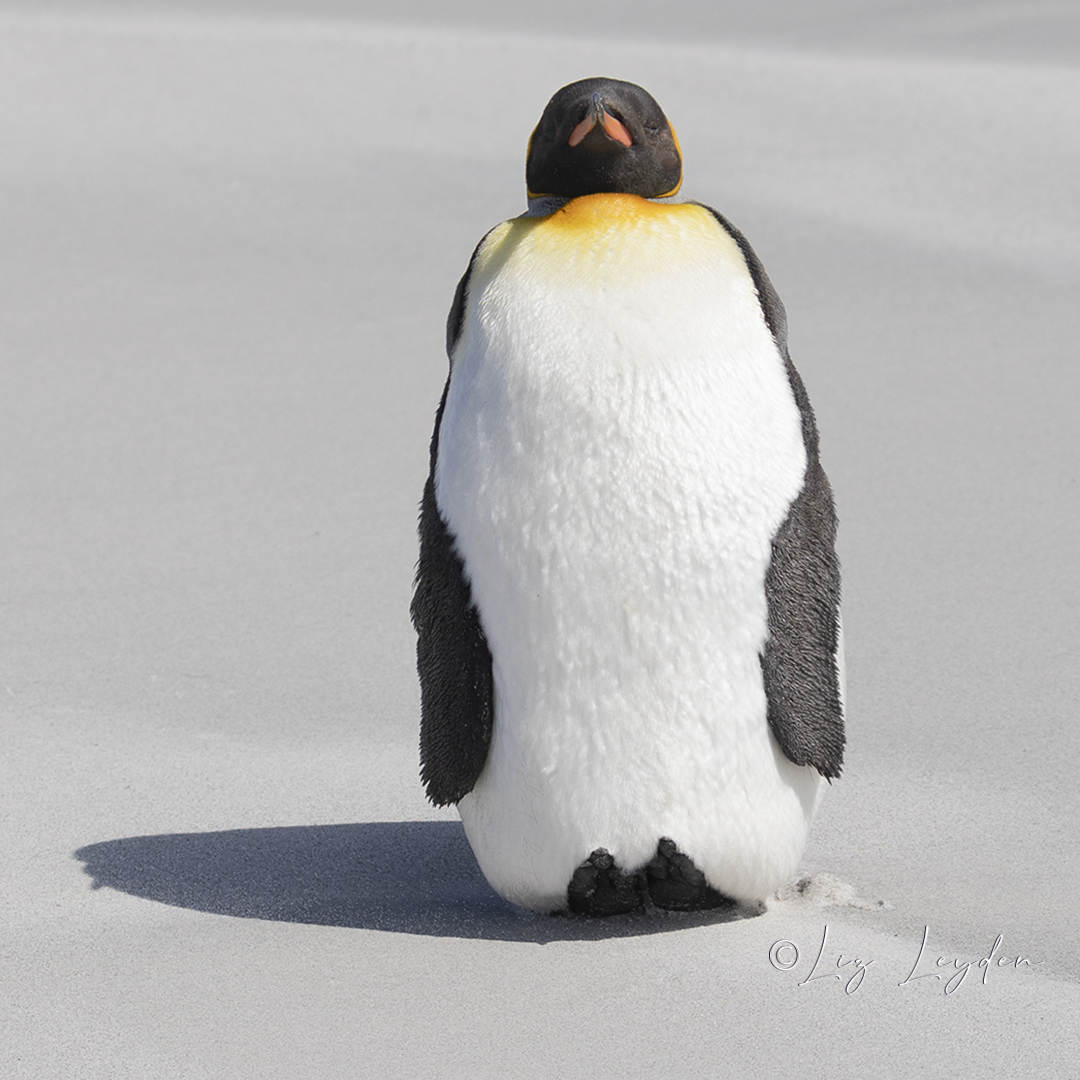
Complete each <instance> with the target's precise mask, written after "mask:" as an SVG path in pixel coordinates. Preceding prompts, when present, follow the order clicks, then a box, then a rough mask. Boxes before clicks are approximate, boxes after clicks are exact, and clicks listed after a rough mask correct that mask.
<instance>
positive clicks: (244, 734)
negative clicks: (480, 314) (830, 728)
mask: <svg viewBox="0 0 1080 1080" xmlns="http://www.w3.org/2000/svg"><path fill="white" fill-rule="evenodd" d="M659 19H660V16H659V15H658V14H657V13H656V10H655V9H654V8H652V7H646V6H645V5H644V4H635V5H629V6H627V5H621V6H619V7H615V6H614V5H611V6H607V5H604V4H601V5H600V7H598V8H597V9H596V18H595V20H590V19H586V18H585V16H584V15H583V14H582V11H581V8H580V6H577V5H572V4H570V3H569V2H568V0H559V2H558V3H556V4H555V5H554V6H553V7H551V8H550V9H549V10H548V11H547V12H545V18H544V19H543V20H542V21H540V20H538V19H537V18H536V12H535V10H534V9H528V10H525V9H522V10H521V11H520V12H519V11H518V10H517V9H509V8H506V7H499V6H498V5H496V4H495V3H494V0H483V2H480V0H475V2H473V3H471V4H469V5H467V6H465V7H464V8H462V9H461V10H460V11H457V12H455V13H454V15H453V16H452V17H451V16H449V15H444V14H443V13H442V9H441V8H440V7H439V6H437V5H435V4H434V3H430V4H429V3H425V2H423V0H415V2H413V3H412V4H403V5H396V6H391V5H390V4H389V3H385V4H384V3H382V2H380V0H370V2H367V3H356V4H352V5H350V4H348V3H346V0H319V2H318V3H316V4H314V5H312V6H306V7H305V6H302V5H301V4H300V3H299V0H295V2H289V0H263V2H260V0H246V2H241V0H233V2H230V3H223V4H217V5H214V4H211V3H210V2H209V0H205V2H198V0H190V2H188V3H181V2H180V0H176V2H175V3H173V4H171V5H170V4H169V3H168V2H167V0H155V2H154V3H150V4H137V3H135V2H134V0H130V2H128V3H117V4H115V5H112V6H105V5H104V4H100V5H99V4H96V3H86V4H76V3H75V2H74V0H72V2H70V3H63V2H55V3H52V2H42V3H37V4H32V3H30V2H29V0H24V2H23V3H18V2H15V0H4V2H0V146H2V147H3V149H2V152H0V236H2V238H3V240H2V243H0V275H2V278H0V280H2V290H3V292H2V296H3V299H2V302H0V327H2V329H0V342H2V348H3V355H2V357H0V503H2V505H3V507H4V512H3V514H0V551H2V552H3V558H2V559H0V600H2V603H3V613H4V617H3V619H2V620H0V823H2V836H3V850H4V858H3V860H2V864H0V883H2V884H0V926H2V929H3V932H2V936H0V942H2V946H0V1073H2V1074H3V1075H4V1076H5V1077H11V1078H13V1080H30V1078H43V1080H44V1078H48V1080H54V1078H57V1077H80V1078H88V1080H97V1078H99V1077H100V1078H103V1080H104V1078H106V1077H107V1078H110V1080H113V1078H127V1077H131V1078H139V1080H142V1078H145V1077H151V1076H152V1077H158V1078H161V1080H173V1078H176V1080H180V1078H183V1080H188V1078H203V1077H205V1078H228V1080H247V1078H252V1080H254V1078H258V1080H274V1078H282V1080H285V1078H289V1080H296V1078H313V1080H327V1078H333V1077H350V1078H352V1077H358V1076H363V1077H366V1076H372V1077H409V1078H426V1077H432V1078H442V1077H453V1076H474V1077H504V1076H512V1077H522V1078H526V1077H527V1078H532V1077H536V1078H548V1077H552V1078H554V1077H559V1078H575V1077H586V1076H590V1077H591V1076H595V1077H605V1076H625V1077H631V1078H637V1077H646V1076H648V1077H676V1076H677V1077H699V1076H700V1077H705V1076H753V1077H758V1076H762V1077H764V1076H783V1075H788V1074H790V1075H797V1076H799V1077H800V1078H803V1080H812V1078H816V1077H826V1076H827V1077H847V1076H850V1077H856V1076H867V1075H878V1076H897V1077H899V1076H915V1075H919V1076H930V1077H938V1076H941V1077H944V1076H949V1077H955V1076H982V1077H998V1076H1000V1077H1016V1076H1033V1077H1034V1076H1039V1077H1060V1078H1068V1077H1072V1078H1075V1077H1077V1076H1078V1075H1080V1072H1078V1066H1077V1064H1076V1062H1077V1061H1078V1060H1080V928H1078V919H1077V913H1076V912H1077V906H1076V905H1077V900H1076V896H1077V891H1078V889H1080V843H1078V840H1077V832H1078V826H1080V813H1078V810H1077V797H1076V783H1075V779H1074V776H1075V769H1076V766H1077V763H1078V761H1080V726H1078V724H1077V701H1078V700H1080V664H1078V662H1077V657H1078V655H1080V614H1078V612H1080V569H1078V558H1077V553H1078V551H1080V438H1078V436H1077V423H1076V418H1075V412H1076V407H1075V402H1076V400H1077V397H1078V396H1080V365H1078V364H1077V345H1076V340H1077V331H1078V324H1080V317H1078V305H1077V296H1078V291H1080V200H1078V199H1077V177H1078V176H1080V67H1078V65H1080V12H1077V10H1076V9H1075V7H1074V6H1073V5H1071V4H1066V3H1045V4H1023V3H1020V0H1008V2H1005V0H1003V2H995V0H988V2H984V3H976V2H967V3H954V4H948V5H941V6H939V7H937V8H926V7H925V6H923V5H920V4H917V3H915V2H907V3H898V4H886V3H885V2H884V0H877V2H870V0H862V2H857V0H846V2H845V0H835V2H833V3H826V2H824V0H815V2H813V3H810V4H807V5H802V6H800V5H796V4H795V2H794V0H770V2H769V3H766V4H763V5H760V6H758V7H757V8H755V10H754V11H753V12H751V13H747V12H743V11H741V9H737V7H736V5H734V4H726V3H722V4H718V5H713V6H711V7H709V8H706V7H705V6H704V5H700V6H697V5H694V6H687V7H686V10H685V11H683V10H681V9H680V8H679V7H678V6H675V7H673V8H672V9H671V11H670V12H668V13H667V14H666V15H665V16H664V19H663V21H664V25H663V26H662V27H655V26H653V23H654V22H656V21H658V20H659ZM591 75H609V76H612V77H615V78H622V79H629V80H632V81H634V82H637V83H640V84H641V85H643V86H645V87H647V88H648V89H649V90H650V91H651V92H652V93H653V94H654V95H655V96H656V98H657V99H658V100H659V101H660V103H661V104H662V105H663V107H664V109H665V111H666V112H667V114H668V116H669V117H670V118H671V119H672V121H673V123H674V125H675V128H676V130H677V131H678V135H679V140H680V143H681V146H682V149H683V152H684V156H685V162H686V180H685V185H684V188H683V191H682V194H683V195H684V196H685V197H687V198H691V199H697V200H700V201H702V202H705V203H707V204H709V205H711V206H714V207H716V208H717V209H718V210H719V211H721V213H723V214H724V215H726V216H727V217H728V218H729V219H730V220H731V221H733V222H734V223H735V224H736V225H737V226H738V227H739V228H740V229H741V230H742V231H743V232H745V234H746V235H747V237H748V238H749V239H750V242H751V243H752V244H753V245H754V247H755V249H756V251H757V253H758V255H759V256H760V257H761V259H762V261H763V262H764V264H765V266H766V268H767V269H768V272H769V275H770V277H771V279H772V281H773V283H774V284H775V286H776V287H777V289H778V291H779V293H780V295H781V296H782V297H783V299H784V302H785V304H786V306H787V311H788V318H789V324H790V344H791V351H792V356H793V358H794V360H795V363H796V364H797V366H798V367H799V370H800V372H801V374H802V376H803V379H804V381H805V382H806V385H807V388H808V390H809V393H810V396H811V399H812V401H813V403H814V407H815V410H816V413H817V417H818V423H819V427H820V429H821V434H822V460H823V462H824V465H825V468H826V470H827V471H828V473H829V476H830V478H831V480H832V483H833V487H834V489H835V493H836V501H837V506H838V510H839V514H840V519H841V532H840V553H841V558H842V562H843V567H844V622H845V631H846V642H847V668H848V733H849V743H848V750H847V755H846V763H845V768H844V772H843V775H842V776H841V777H840V779H839V780H838V781H836V782H835V783H833V785H832V788H831V790H830V791H829V792H828V794H827V798H826V800H825V803H824V805H823V809H822V811H821V814H820V816H819V818H818V821H817V823H816V825H815V828H814V831H813V833H812V836H811V840H810V844H809V847H808V849H807V851H806V855H805V858H804V864H803V867H802V870H801V874H800V880H801V882H802V884H801V886H798V887H796V885H795V883H793V884H792V886H791V887H789V888H788V889H787V890H785V891H784V892H783V893H782V894H781V895H780V896H778V897H777V898H775V899H774V900H772V901H771V902H770V903H769V905H768V910H767V911H766V912H765V913H764V914H760V915H757V916H754V917H749V916H747V917H743V916H742V915H740V916H739V917H734V918H732V917H725V918H717V917H716V916H708V915H695V916H686V915H676V914H667V915H664V914H655V913H654V914H641V915H635V916H624V917H617V918H612V919H608V920H593V921H584V920H578V919H569V918H545V917H540V916H536V915H532V914H530V913H528V912H525V911H522V910H519V909H515V908H513V907H511V906H510V905H508V904H506V903H504V902H503V901H502V900H500V899H499V898H498V897H497V896H496V895H495V894H494V893H493V892H492V891H491V890H490V888H489V887H488V886H487V884H486V883H485V881H484V879H483V877H482V876H481V875H480V873H479V871H478V869H477V867H476V864H475V861H474V860H473V857H472V855H471V853H470V851H469V848H468V844H467V843H466V841H465V839H464V835H463V833H462V830H461V826H460V824H459V822H458V819H457V815H456V813H455V812H454V811H452V810H437V809H434V808H433V807H431V806H430V805H429V804H428V803H427V802H426V801H425V798H424V794H423V790H422V788H421V786H420V782H419V778H418V760H417V738H418V725H419V692H418V687H417V681H416V675H415V669H414V652H413V650H414V636H413V632H412V628H411V626H410V624H409V619H408V605H409V598H410V593H411V585H412V576H413V568H414V564H415V560H416V539H415V524H416V510H417V505H418V502H419V498H420V492H421V488H422V486H423V482H424V478H425V476H426V472H427V465H428V439H429V437H430V432H431V425H432V419H433V416H434V412H435V408H436V405H437V404H438V398H439V394H440V391H441V389H442V384H443V381H444V379H445V377H446V356H445V351H444V321H445V318H446V312H447V309H448V307H449V304H450V301H451V298H452V296H453V291H454V287H455V285H456V283H457V281H458V278H459V277H460V275H461V273H462V272H463V270H464V268H465V266H466V264H467V262H468V259H469V255H470V253H471V251H472V249H473V246H474V245H475V243H476V242H477V240H478V239H479V238H480V237H481V236H482V235H483V233H484V232H485V231H486V230H487V229H489V228H490V227H491V226H493V225H495V224H496V223H498V222H499V221H501V220H503V219H505V218H508V217H511V216H513V215H515V214H518V213H520V212H522V211H523V210H524V208H525V191H524V169H523V162H524V153H525V145H526V140H527V138H528V135H529V133H530V131H531V130H532V127H533V126H534V125H535V123H536V120H537V118H538V117H539V115H540V111H541V110H542V108H543V106H544V104H545V103H546V101H547V99H548V97H549V96H550V95H551V93H552V92H553V91H554V90H556V89H557V88H558V87H560V86H562V85H563V84H565V83H567V82H570V81H572V80H574V79H578V78H582V77H585V76H591ZM939 960H940V963H939ZM980 961H982V963H981V964H980Z"/></svg>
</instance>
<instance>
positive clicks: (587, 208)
mask: <svg viewBox="0 0 1080 1080" xmlns="http://www.w3.org/2000/svg"><path fill="white" fill-rule="evenodd" d="M718 244H719V245H720V247H721V248H723V249H728V248H730V249H733V250H732V251H731V252H730V253H729V255H732V254H733V255H734V256H735V257H736V258H738V253H737V249H735V244H734V241H732V240H731V238H730V237H729V236H728V235H727V233H726V232H724V230H723V229H721V228H720V226H719V224H718V223H717V221H716V219H715V218H714V217H713V216H712V214H710V213H709V211H708V210H706V209H704V208H703V207H701V206H697V205H695V204H693V203H658V202H652V201H650V200H649V199H643V198H642V197H641V196H639V195H625V194H617V193H607V192H605V193H601V194H596V195H582V196H579V197H578V198H576V199H571V200H570V201H569V202H568V203H565V204H564V205H563V206H561V207H560V208H559V209H558V210H556V211H555V212H554V213H551V214H547V215H544V216H543V217H518V218H513V219H512V220H510V221H504V222H503V223H502V224H501V225H499V226H497V227H496V228H495V229H493V230H492V231H491V232H490V233H489V234H488V237H487V239H486V240H485V241H484V244H483V246H482V248H481V250H480V253H479V256H478V258H477V265H476V267H475V269H474V274H476V277H477V279H479V280H484V281H489V280H491V279H492V278H493V277H495V276H497V275H498V274H499V273H500V272H502V271H503V270H504V269H509V268H510V267H511V265H513V266H515V267H517V268H518V269H520V270H523V271H524V270H526V269H527V272H529V273H531V274H539V275H541V276H542V277H545V278H547V277H550V276H551V275H555V276H557V277H559V278H562V279H564V280H567V281H569V280H571V279H574V280H577V281H578V282H579V284H585V283H586V282H589V283H591V284H593V285H597V286H603V285H604V284H605V283H608V282H614V281H617V280H619V279H621V280H623V281H626V282H628V281H632V280H642V279H643V278H648V277H650V276H652V275H653V274H654V273H657V272H659V273H663V272H664V270H665V268H666V267H670V266H671V264H672V262H675V263H679V264H682V265H683V266H685V265H686V263H687V262H688V261H690V262H693V261H694V260H695V258H698V257H704V258H708V259H715V258H716V255H717V245H718Z"/></svg>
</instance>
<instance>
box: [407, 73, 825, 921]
mask: <svg viewBox="0 0 1080 1080" xmlns="http://www.w3.org/2000/svg"><path fill="white" fill-rule="evenodd" d="M681 182H682V154H681V150H680V148H679V143H678V141H677V139H676V137H675V132H674V130H673V129H672V127H671V124H670V123H669V122H668V119H667V117H666V116H665V115H664V113H663V111H662V110H661V108H660V106H659V105H658V104H657V102H656V101H655V100H654V99H653V97H652V96H651V95H650V94H649V93H648V92H646V91H645V90H643V89H642V88H641V87H639V86H636V85H635V84H633V83H629V82H622V81H619V80H615V79H606V78H593V79H584V80H582V81H580V82H575V83H572V84H570V85H569V86H565V87H563V88H562V89H561V90H559V91H558V92H557V93H556V94H555V95H554V97H552V99H551V101H550V102H549V103H548V105H547V107H546V108H545V109H544V111H543V114H542V116H541V118H540V121H539V124H538V125H537V127H536V129H535V130H534V132H533V134H532V137H531V138H530V140H529V144H528V150H527V159H526V184H527V190H528V200H529V201H528V210H527V211H526V212H525V213H524V214H522V215H521V216H519V217H516V218H513V219H511V220H509V221H504V222H503V223H502V224H501V225H497V226H496V227H495V228H493V229H492V230H491V231H490V232H489V233H487V235H486V236H484V237H483V239H482V240H481V241H480V243H479V245H478V246H477V247H476V249H475V251H474V252H473V255H472V258H471V260H470V262H469V265H468V268H467V270H466V272H465V275H464V276H463V277H462V279H461V281H460V283H459V284H458V287H457V291H456V294H455V296H454V300H453V304H452V307H451V309H450V314H449V318H448V321H447V334H446V345H447V353H448V356H449V361H450V370H449V376H448V378H447V382H446V386H445V389H444V391H443V395H442V399H441V401H440V403H439V406H438V411H437V414H436V418H435V430H434V434H433V435H432V439H431V447H430V473H429V476H428V479H427V483H426V485H425V487H424V492H423V498H422V502H421V508H420V526H419V537H420V555H419V561H418V564H417V574H416V582H415V589H414V594H413V600H412V606H411V615H412V619H413V624H414V627H415V629H416V632H417V669H418V673H419V678H420V688H421V726H420V762H421V778H422V781H423V784H424V786H425V788H426V792H427V795H428V797H429V799H430V800H431V801H432V802H433V803H434V804H436V805H438V806H447V805H452V804H456V805H457V809H458V812H459V814H460V816H461V820H462V823H463V825H464V829H465V833H466V836H467V837H468V840H469V843H470V845H471V846H472V849H473V852H474V854H475V856H476V859H477V862H478V864H479V866H480V869H481V870H482V871H483V873H484V876H485V877H486V878H487V880H488V882H489V883H490V884H491V886H492V887H493V888H494V889H495V891H496V892H498V893H499V894H500V895H501V896H503V897H504V898H505V899H507V900H509V901H511V902H513V903H514V904H518V905H520V906H522V907H525V908H530V909H533V910H534V911H537V912H543V913H556V912H565V911H568V910H569V911H572V912H577V913H581V914H586V915H612V914H618V913H622V912H628V911H633V910H635V909H637V908H640V907H642V906H646V907H648V906H649V905H652V906H654V907H659V908H667V909H674V910H697V909H708V908H714V907H723V906H725V905H742V906H749V907H753V908H757V909H758V910H760V909H761V906H762V904H763V903H764V901H765V900H766V899H767V897H768V896H769V895H771V894H772V893H774V892H775V890H776V889H777V888H778V887H780V886H781V885H783V884H784V883H786V882H787V881H789V880H790V879H791V877H792V876H793V875H794V874H795V873H796V870H797V867H798V863H799V859H800V857H801V855H802V851H803V848H804V846H805V843H806V839H807V834H808V831H809V828H810V825H811V822H812V820H813V818H814V815H815V812H816V810H817V807H818V804H819V801H820V798H821V795H822V792H823V789H824V787H825V786H826V784H827V783H829V782H831V781H832V780H833V779H835V778H836V777H838V776H839V775H840V770H841V765H842V758H843V748H844V710H843V689H842V679H843V675H842V671H843V659H842V633H841V625H840V571H839V564H838V560H837V556H836V550H835V541H836V514H835V510H834V505H833V497H832V492H831V489H830V486H829V482H828V480H827V479H826V476H825V473H824V471H823V470H822V467H821V463H820V460H819V450H818V432H817V427H816V424H815V419H814V413H813V410H812V409H811V406H810V402H809V400H808V398H807V395H806V390H805V388H804V386H803V383H802V380H801V379H800V377H799V375H798V373H797V372H796V370H795V368H794V366H793V365H792V362H791V359H790V356H789V354H788V348H787V325H786V317H785V313H784V307H783V305H782V304H781V302H780V299H779V297H778V296H777V294H776V292H775V290H774V289H773V287H772V285H771V284H770V282H769V279H768V277H767V276H766V274H765V270H764V269H763V267H762V265H761V262H760V261H759V260H758V258H757V256H756V255H755V254H754V252H753V250H752V249H751V247H750V245H749V244H748V243H747V241H746V239H745V238H744V237H743V235H742V234H741V233H740V232H739V231H738V230H737V229H736V228H735V227H734V226H732V225H731V224H730V223H729V222H728V221H727V220H726V219H725V218H724V217H723V216H721V215H720V214H719V213H717V212H716V211H715V210H713V209H711V208H710V207H707V206H705V205H703V204H701V203H696V202H689V201H677V200H676V199H675V198H674V196H675V194H676V192H677V191H678V190H679V188H680V186H681Z"/></svg>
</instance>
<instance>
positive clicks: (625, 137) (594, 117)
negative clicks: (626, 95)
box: [567, 92, 634, 146]
mask: <svg viewBox="0 0 1080 1080" xmlns="http://www.w3.org/2000/svg"><path fill="white" fill-rule="evenodd" d="M595 127H599V128H600V129H601V130H602V131H603V132H604V134H605V135H607V137H608V138H609V139H612V140H613V141H615V142H617V143H622V145H623V146H633V144H634V140H633V139H631V138H630V132H629V131H627V130H626V127H625V126H624V125H623V123H622V122H621V121H620V120H617V119H616V118H615V117H614V116H612V115H611V113H609V112H608V111H607V109H605V108H604V99H603V97H601V95H600V93H599V92H597V93H594V94H593V96H592V104H591V105H590V107H589V111H588V113H587V114H586V116H585V119H584V120H582V121H581V123H580V124H578V125H577V127H575V128H574V130H573V131H571V132H570V138H569V139H568V140H567V142H568V143H569V144H570V146H577V145H578V144H579V143H581V142H583V141H584V139H585V136H586V135H588V134H589V132H590V131H592V130H593V128H595Z"/></svg>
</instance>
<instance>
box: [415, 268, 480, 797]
mask: <svg viewBox="0 0 1080 1080" xmlns="http://www.w3.org/2000/svg"><path fill="white" fill-rule="evenodd" d="M474 257H475V253H474ZM471 270H472V263H471V262H470V264H469V270H468V271H466V273H465V276H464V277H463V278H462V279H461V282H460V283H459V284H458V287H457V293H456V294H455V296H454V303H453V306H452V307H451V309H450V317H449V319H448V320H447V326H446V337H447V350H448V352H451V353H452V352H453V348H454V345H455V344H456V343H457V339H458V337H459V335H460V334H461V326H462V323H463V321H464V311H465V292H466V288H467V282H468V278H469V273H470V272H471ZM449 388H450V380H449V379H447V382H446V389H444V390H443V396H442V401H440V403H439V411H438V413H437V414H436V416H435V431H434V433H433V434H432V436H431V469H430V473H429V475H428V480H427V483H426V484H425V485H424V497H423V500H422V502H421V504H420V561H419V563H418V564H417V569H416V586H415V590H414V592H413V600H412V607H411V614H412V621H413V626H414V627H415V628H416V634H417V641H416V669H417V672H418V673H419V675H420V776H421V779H422V780H423V782H424V786H425V787H426V789H427V795H428V798H429V799H430V800H431V801H432V802H433V803H435V805H436V806H446V805H448V804H450V803H456V802H457V801H458V800H459V799H461V798H462V797H463V796H464V795H467V794H468V793H469V792H470V791H472V789H473V786H474V785H475V784H476V781H477V779H478V778H479V776H480V773H481V772H482V771H483V768H484V762H485V761H486V760H487V754H488V746H489V745H490V743H491V727H492V721H493V711H494V706H493V697H494V692H493V687H492V674H491V650H490V649H489V648H488V642H487V638H486V637H485V636H484V630H483V627H482V626H481V625H480V615H479V612H478V611H477V610H476V605H475V604H474V603H473V601H472V590H471V589H470V587H469V582H468V580H467V579H466V577H465V564H464V563H463V562H462V561H461V557H460V556H459V555H458V553H457V551H456V550H455V547H454V537H453V534H452V533H451V532H450V530H449V529H448V528H447V526H446V522H445V521H444V520H443V517H442V514H440V513H439V507H438V504H437V503H436V501H435V466H436V462H437V461H438V451H439V429H440V426H441V424H442V417H443V410H444V409H445V408H446V395H447V392H448V391H449Z"/></svg>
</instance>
